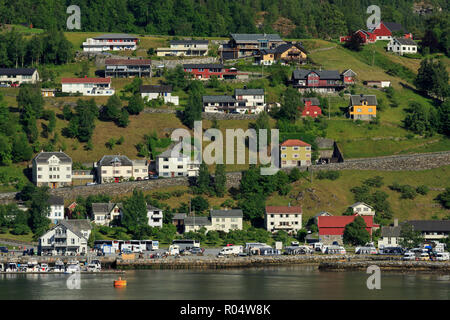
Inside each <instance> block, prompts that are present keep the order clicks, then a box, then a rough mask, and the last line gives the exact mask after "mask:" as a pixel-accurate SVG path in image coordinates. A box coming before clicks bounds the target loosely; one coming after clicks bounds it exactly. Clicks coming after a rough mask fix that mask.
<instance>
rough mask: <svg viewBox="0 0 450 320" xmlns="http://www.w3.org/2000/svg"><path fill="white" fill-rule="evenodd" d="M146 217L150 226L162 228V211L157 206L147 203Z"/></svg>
mask: <svg viewBox="0 0 450 320" xmlns="http://www.w3.org/2000/svg"><path fill="white" fill-rule="evenodd" d="M147 218H148V225H149V226H150V227H159V228H162V225H163V211H162V210H161V209H159V208H156V207H153V206H151V205H147Z"/></svg>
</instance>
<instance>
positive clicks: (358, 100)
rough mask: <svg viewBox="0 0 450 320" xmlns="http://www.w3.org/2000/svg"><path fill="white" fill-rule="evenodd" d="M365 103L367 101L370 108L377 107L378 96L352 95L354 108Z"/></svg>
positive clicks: (351, 100) (351, 99)
mask: <svg viewBox="0 0 450 320" xmlns="http://www.w3.org/2000/svg"><path fill="white" fill-rule="evenodd" d="M363 101H367V103H368V104H369V105H370V106H376V105H377V104H378V102H377V96H375V95H364V94H361V95H352V96H351V98H350V102H351V104H352V106H360V105H362V102H363Z"/></svg>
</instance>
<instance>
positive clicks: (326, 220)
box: [317, 215, 375, 229]
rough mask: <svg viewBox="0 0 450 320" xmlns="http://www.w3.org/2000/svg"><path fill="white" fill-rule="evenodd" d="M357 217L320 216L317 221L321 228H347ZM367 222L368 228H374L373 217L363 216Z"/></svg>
mask: <svg viewBox="0 0 450 320" xmlns="http://www.w3.org/2000/svg"><path fill="white" fill-rule="evenodd" d="M355 217H357V216H356V215H353V216H320V217H318V218H317V219H318V220H317V226H318V227H319V229H320V228H345V226H346V225H347V224H349V223H351V222H353V220H355ZM361 218H363V219H364V221H365V222H366V225H367V227H368V228H372V227H374V226H375V225H374V223H373V216H361Z"/></svg>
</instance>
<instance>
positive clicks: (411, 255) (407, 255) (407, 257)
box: [402, 251, 416, 261]
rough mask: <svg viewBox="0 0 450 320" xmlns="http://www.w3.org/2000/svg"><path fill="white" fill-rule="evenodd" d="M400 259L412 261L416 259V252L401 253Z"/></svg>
mask: <svg viewBox="0 0 450 320" xmlns="http://www.w3.org/2000/svg"><path fill="white" fill-rule="evenodd" d="M402 260H407V261H414V260H416V254H415V253H414V252H411V251H408V252H405V254H404V255H403V258H402Z"/></svg>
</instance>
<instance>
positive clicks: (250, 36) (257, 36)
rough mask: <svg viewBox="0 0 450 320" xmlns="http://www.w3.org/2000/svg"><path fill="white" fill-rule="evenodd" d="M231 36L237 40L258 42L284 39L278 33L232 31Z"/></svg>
mask: <svg viewBox="0 0 450 320" xmlns="http://www.w3.org/2000/svg"><path fill="white" fill-rule="evenodd" d="M231 38H233V40H234V41H236V42H238V43H239V42H257V41H260V40H266V41H283V39H281V38H280V36H279V35H278V34H276V33H272V34H262V33H232V34H231Z"/></svg>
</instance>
